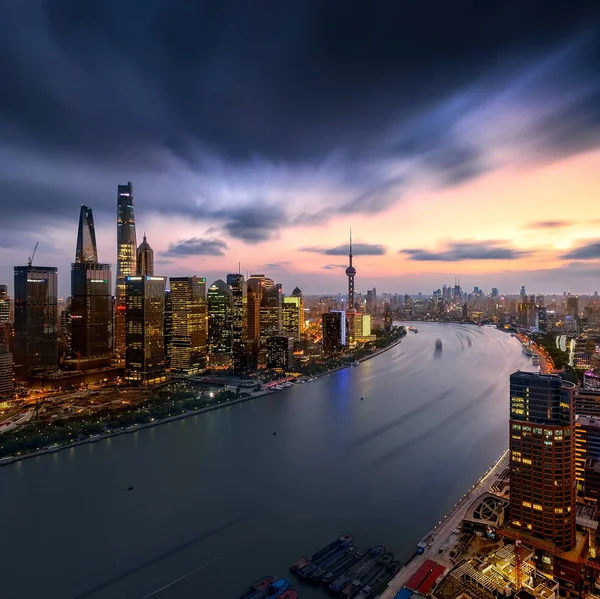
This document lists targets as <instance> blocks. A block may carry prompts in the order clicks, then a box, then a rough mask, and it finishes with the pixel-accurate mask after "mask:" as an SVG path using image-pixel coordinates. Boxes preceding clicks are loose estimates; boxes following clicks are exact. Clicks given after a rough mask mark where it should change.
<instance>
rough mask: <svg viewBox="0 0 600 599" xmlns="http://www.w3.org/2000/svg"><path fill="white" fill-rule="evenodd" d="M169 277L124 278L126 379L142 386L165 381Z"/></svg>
mask: <svg viewBox="0 0 600 599" xmlns="http://www.w3.org/2000/svg"><path fill="white" fill-rule="evenodd" d="M166 285H167V279H166V278H165V277H154V276H147V277H142V276H131V277H126V279H125V306H126V309H125V378H126V379H127V380H129V381H132V382H138V383H141V384H143V385H149V384H156V383H159V382H162V381H165V380H166V355H165V339H164V323H165V288H166Z"/></svg>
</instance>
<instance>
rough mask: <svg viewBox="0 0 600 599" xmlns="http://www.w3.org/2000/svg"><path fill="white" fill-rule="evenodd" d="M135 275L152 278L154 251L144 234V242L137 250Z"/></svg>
mask: <svg viewBox="0 0 600 599" xmlns="http://www.w3.org/2000/svg"><path fill="white" fill-rule="evenodd" d="M136 274H137V276H138V277H153V276H154V250H153V249H152V248H151V247H150V244H149V243H148V242H147V241H146V233H144V240H143V241H142V243H140V245H139V247H138V249H137V260H136Z"/></svg>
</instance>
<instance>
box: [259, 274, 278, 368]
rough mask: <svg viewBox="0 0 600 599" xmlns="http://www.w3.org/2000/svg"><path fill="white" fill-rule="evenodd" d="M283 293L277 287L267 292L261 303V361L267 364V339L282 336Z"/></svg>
mask: <svg viewBox="0 0 600 599" xmlns="http://www.w3.org/2000/svg"><path fill="white" fill-rule="evenodd" d="M282 305H283V291H282V289H281V285H279V284H278V285H275V286H274V287H271V289H269V290H268V291H266V292H265V293H264V294H263V296H262V299H261V301H260V352H259V360H260V362H261V364H265V363H266V360H267V339H268V338H269V337H273V336H274V335H281V317H282V311H281V307H282Z"/></svg>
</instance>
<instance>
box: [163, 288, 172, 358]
mask: <svg viewBox="0 0 600 599" xmlns="http://www.w3.org/2000/svg"><path fill="white" fill-rule="evenodd" d="M164 330H165V359H166V363H167V368H171V353H172V352H173V299H172V297H171V290H170V289H167V290H166V291H165V324H164Z"/></svg>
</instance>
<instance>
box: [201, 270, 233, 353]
mask: <svg viewBox="0 0 600 599" xmlns="http://www.w3.org/2000/svg"><path fill="white" fill-rule="evenodd" d="M206 303H207V309H208V338H207V344H206V345H207V350H208V353H209V354H210V355H211V357H210V358H209V361H210V362H214V360H215V359H217V356H221V359H223V356H226V357H227V358H229V357H230V354H231V348H232V341H233V339H232V338H233V315H234V306H233V294H232V293H231V290H230V289H229V286H228V285H227V283H225V281H223V280H222V279H219V280H218V281H215V282H214V283H213V284H212V285H211V286H210V287H209V288H208V293H207V297H206ZM236 341H237V339H236ZM213 356H214V358H213Z"/></svg>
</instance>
